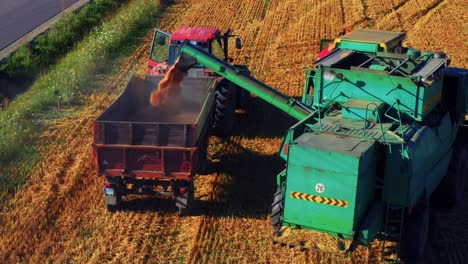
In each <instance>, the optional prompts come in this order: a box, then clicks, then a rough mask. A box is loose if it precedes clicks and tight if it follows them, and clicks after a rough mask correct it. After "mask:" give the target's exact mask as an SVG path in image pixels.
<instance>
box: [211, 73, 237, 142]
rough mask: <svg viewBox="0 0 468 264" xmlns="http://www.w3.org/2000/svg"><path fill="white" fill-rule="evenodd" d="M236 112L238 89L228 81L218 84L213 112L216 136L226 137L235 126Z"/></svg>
mask: <svg viewBox="0 0 468 264" xmlns="http://www.w3.org/2000/svg"><path fill="white" fill-rule="evenodd" d="M235 114H236V89H235V86H234V85H233V84H232V83H230V82H228V81H222V82H220V83H219V84H218V87H217V89H216V94H215V107H214V113H213V132H214V134H215V135H216V136H219V137H226V136H228V135H229V134H231V131H232V129H233V128H234V121H235Z"/></svg>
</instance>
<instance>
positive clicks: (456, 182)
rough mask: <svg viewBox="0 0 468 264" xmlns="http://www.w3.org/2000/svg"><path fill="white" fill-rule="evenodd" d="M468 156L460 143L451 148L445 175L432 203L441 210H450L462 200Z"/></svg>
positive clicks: (467, 172) (467, 174)
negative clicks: (450, 158) (451, 152)
mask: <svg viewBox="0 0 468 264" xmlns="http://www.w3.org/2000/svg"><path fill="white" fill-rule="evenodd" d="M467 159H468V154H467V151H466V148H465V146H464V145H463V144H461V143H460V142H456V143H455V145H454V147H453V154H452V160H451V161H450V164H449V167H448V170H447V174H446V175H445V177H444V178H443V179H442V182H441V183H440V185H439V186H438V187H437V189H436V191H435V192H434V197H433V202H434V204H435V205H437V207H438V208H441V209H451V208H453V207H455V206H457V205H458V204H460V202H461V201H462V200H463V195H464V192H465V185H466V177H467V176H468V160H467Z"/></svg>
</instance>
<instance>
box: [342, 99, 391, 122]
mask: <svg viewBox="0 0 468 264" xmlns="http://www.w3.org/2000/svg"><path fill="white" fill-rule="evenodd" d="M342 109H343V112H342V115H343V118H349V119H355V120H372V121H374V122H377V121H379V120H382V116H383V113H384V110H385V104H384V103H382V102H372V101H366V100H359V99H349V100H348V101H347V102H346V103H344V104H343V105H342Z"/></svg>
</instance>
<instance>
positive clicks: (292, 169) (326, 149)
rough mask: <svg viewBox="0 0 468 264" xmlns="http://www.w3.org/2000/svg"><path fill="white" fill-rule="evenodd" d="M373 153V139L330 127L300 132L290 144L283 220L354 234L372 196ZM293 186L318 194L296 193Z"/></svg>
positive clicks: (299, 191) (289, 223)
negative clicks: (334, 131) (332, 130)
mask: <svg viewBox="0 0 468 264" xmlns="http://www.w3.org/2000/svg"><path fill="white" fill-rule="evenodd" d="M375 158H376V153H375V148H374V142H371V141H363V140H360V139H356V138H351V137H345V136H338V135H334V134H328V133H305V134H303V135H301V136H299V137H298V138H297V139H296V140H295V141H294V144H291V145H290V146H289V159H288V167H287V188H286V192H285V211H284V218H283V222H284V223H285V224H288V225H299V226H301V227H304V228H310V229H316V230H322V231H325V232H328V233H332V234H335V235H339V234H341V235H342V236H344V237H349V236H352V235H353V233H354V232H355V231H356V228H357V226H359V224H360V221H362V219H363V216H364V214H365V212H366V210H367V209H368V206H369V204H370V202H371V201H372V199H373V196H374V187H375V166H376V164H375ZM322 187H323V189H321V188H322ZM293 192H294V193H300V194H304V195H303V197H304V198H306V199H307V198H310V196H314V197H316V200H314V201H310V200H304V199H298V198H294V197H293V195H292V193H293ZM317 197H320V198H317ZM338 201H339V202H338ZM344 202H346V204H347V205H346V206H337V205H334V204H336V203H339V204H341V205H342V203H344Z"/></svg>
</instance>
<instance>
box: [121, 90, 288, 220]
mask: <svg viewBox="0 0 468 264" xmlns="http://www.w3.org/2000/svg"><path fill="white" fill-rule="evenodd" d="M246 112H247V113H244V114H238V115H237V120H236V126H235V128H234V131H233V133H232V135H233V136H234V137H242V138H248V139H256V138H259V139H260V140H261V139H262V138H279V139H281V138H282V137H283V136H284V134H285V132H286V130H287V129H288V128H289V127H291V126H292V125H293V124H294V123H295V122H296V121H295V120H294V119H292V118H290V117H289V116H287V115H286V114H285V113H283V112H282V111H280V110H278V109H277V108H275V107H273V106H271V105H269V104H267V103H265V102H264V101H263V100H261V99H259V98H251V101H250V103H249V105H248V107H247V111H246ZM223 141H224V142H223V145H227V149H231V150H232V149H235V150H236V151H234V152H235V153H231V151H219V152H217V153H214V155H215V156H216V160H217V161H216V162H209V164H208V168H207V171H206V172H205V174H208V175H217V174H218V175H228V176H229V181H227V182H222V181H221V182H219V181H218V182H216V183H214V184H215V185H216V186H214V187H213V188H214V192H215V194H214V196H215V199H214V200H209V201H205V200H202V199H196V200H195V201H194V203H193V206H192V209H191V213H190V215H192V216H199V215H211V216H240V217H249V218H261V217H265V216H266V215H268V214H269V211H270V204H271V201H272V199H273V193H274V189H275V182H276V175H277V174H278V173H279V172H280V171H281V170H282V169H284V166H285V162H284V161H283V160H282V159H281V158H280V157H279V156H278V155H277V153H275V154H272V155H263V154H261V153H258V152H253V151H251V150H249V149H246V148H244V147H243V146H241V145H239V144H238V143H237V142H235V141H233V140H232V137H228V138H226V139H223ZM259 142H260V141H259ZM255 144H256V145H257V144H260V143H257V142H255ZM257 147H258V148H262V147H268V148H270V149H271V147H272V146H260V145H259V146H257ZM277 151H279V148H278V150H277ZM201 177H205V176H201ZM196 188H197V187H196ZM195 197H197V189H195ZM120 210H121V211H133V212H138V211H140V212H160V213H169V214H172V213H175V212H177V209H176V208H175V206H174V202H173V201H172V200H171V199H162V198H157V197H151V196H148V197H145V196H138V195H135V196H128V197H125V198H124V200H123V202H122V205H121V208H120Z"/></svg>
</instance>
